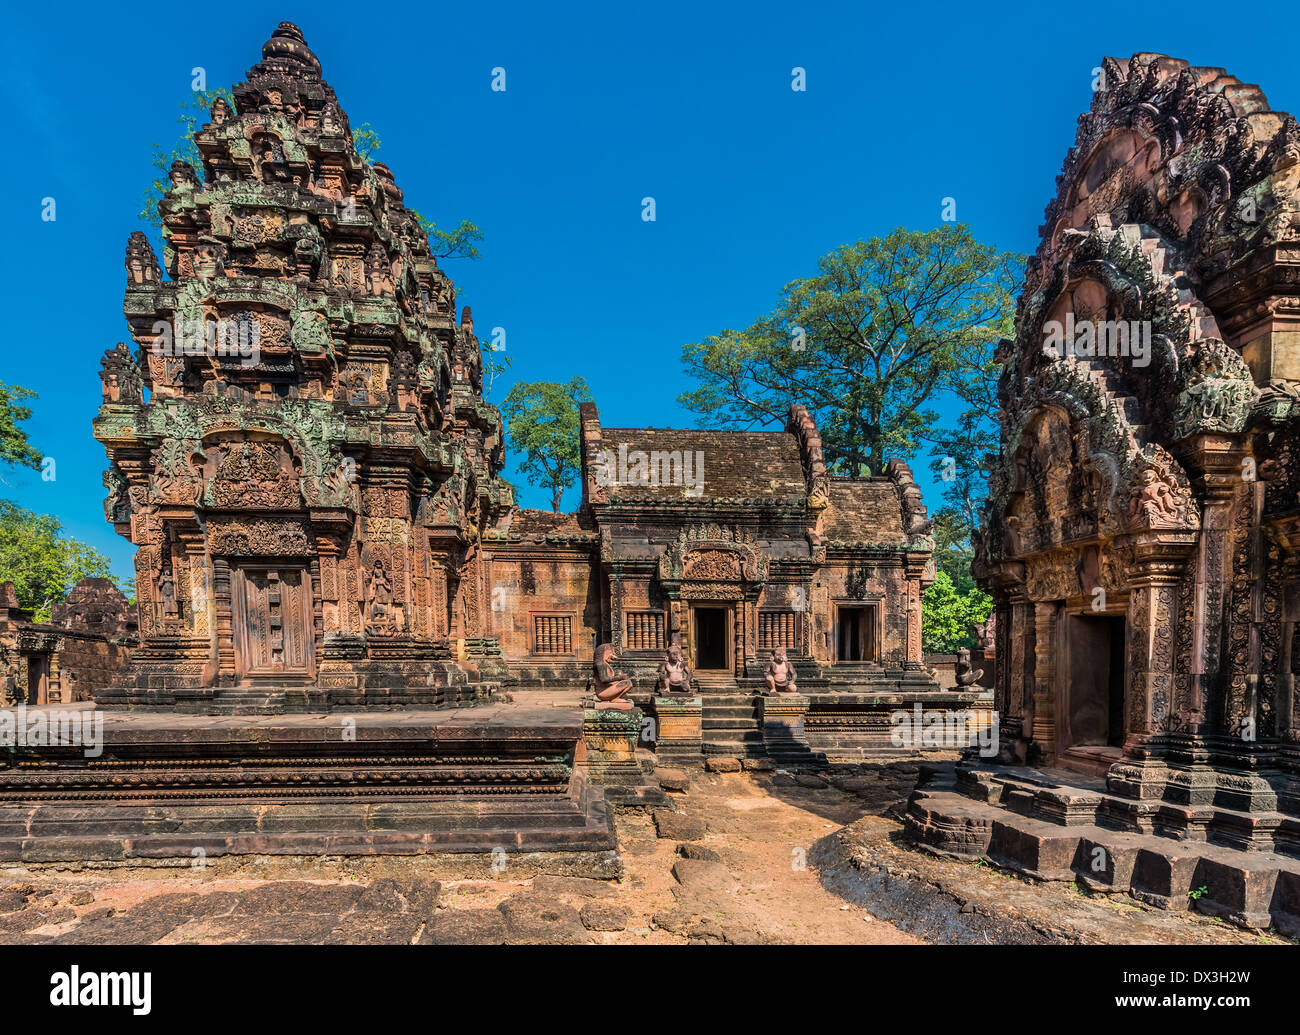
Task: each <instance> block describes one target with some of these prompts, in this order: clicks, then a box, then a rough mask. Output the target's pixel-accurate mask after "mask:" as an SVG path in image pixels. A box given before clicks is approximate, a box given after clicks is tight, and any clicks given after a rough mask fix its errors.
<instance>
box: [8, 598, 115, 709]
mask: <svg viewBox="0 0 1300 1035" xmlns="http://www.w3.org/2000/svg"><path fill="white" fill-rule="evenodd" d="M136 643H137V636H136V618H135V608H134V607H133V606H131V605H130V604H128V603H127V599H126V596H125V595H124V594H123V593H122V591H121V590H120V589H118V588H117V587H116V586H115V585H113V583H112V582H111V581H110V580H108V579H98V578H86V579H82V580H81V581H80V582H78V583H77V584H76V585H75V586H74V587H73V588H72V591H71V592H70V593H69V594H68V598H67V600H65V601H64V602H63V603H62V604H57V605H55V607H54V608H52V610H51V614H50V620H49V621H48V622H36V621H34V620H33V614H32V612H31V611H26V610H24V609H22V608H20V607H19V606H18V598H17V596H16V594H15V592H14V587H13V583H10V582H5V583H0V705H14V704H27V705H30V706H43V705H48V704H72V703H74V702H76V701H88V700H90V699H91V697H92V695H93V694H94V692H95V691H97V690H99V689H100V688H102V687H106V686H108V685H109V684H110V683H112V681H113V680H114V678H115V677H116V676H117V673H118V672H119V671H121V669H122V667H123V666H124V665H125V664H126V662H127V658H128V657H129V655H130V652H131V650H132V648H134V647H135V646H136Z"/></svg>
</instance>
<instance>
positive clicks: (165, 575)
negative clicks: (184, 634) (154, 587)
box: [158, 565, 181, 622]
mask: <svg viewBox="0 0 1300 1035" xmlns="http://www.w3.org/2000/svg"><path fill="white" fill-rule="evenodd" d="M158 605H159V610H160V611H161V612H162V620H163V621H164V622H175V621H179V620H180V616H181V611H180V606H179V605H178V604H177V603H176V581H175V579H173V578H172V569H171V565H167V566H166V567H165V568H163V570H162V575H161V576H160V577H159V579H158Z"/></svg>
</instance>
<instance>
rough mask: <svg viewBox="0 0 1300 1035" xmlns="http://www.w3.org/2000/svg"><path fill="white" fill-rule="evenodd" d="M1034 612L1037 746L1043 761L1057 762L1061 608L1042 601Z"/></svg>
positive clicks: (1035, 729) (1034, 737)
mask: <svg viewBox="0 0 1300 1035" xmlns="http://www.w3.org/2000/svg"><path fill="white" fill-rule="evenodd" d="M1033 608H1034V612H1033V613H1034V683H1033V686H1034V716H1033V738H1032V740H1033V744H1034V745H1035V746H1036V747H1037V748H1038V751H1039V755H1040V758H1041V760H1042V761H1044V762H1051V761H1052V760H1054V759H1055V758H1056V694H1057V692H1058V690H1059V687H1058V686H1057V672H1056V661H1057V658H1056V629H1057V621H1058V616H1059V614H1060V605H1059V604H1058V603H1057V602H1056V601H1046V602H1043V601H1039V602H1036V603H1035V604H1034V605H1033Z"/></svg>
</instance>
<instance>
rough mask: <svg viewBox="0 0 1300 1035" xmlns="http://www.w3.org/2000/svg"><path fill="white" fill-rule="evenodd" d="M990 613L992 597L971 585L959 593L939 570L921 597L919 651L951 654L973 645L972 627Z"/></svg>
mask: <svg viewBox="0 0 1300 1035" xmlns="http://www.w3.org/2000/svg"><path fill="white" fill-rule="evenodd" d="M992 610H993V598H992V597H990V596H989V595H988V594H987V593H984V592H982V591H981V590H979V589H978V588H976V587H974V586H972V587H971V588H970V589H969V590H968V591H966V592H965V593H958V592H957V589H956V587H955V586H954V585H953V583H952V579H951V578H949V577H948V573H947V572H946V571H943V570H940V571H939V572H938V574H937V575H936V576H935V579H934V585H933V586H931V587H930V588H929V589H927V590H926V591H925V596H923V597H922V598H921V650H922V651H924V652H925V653H926V654H952V653H954V652H955V651H957V649H958V648H960V647H971V646H973V645H974V643H975V637H974V634H973V633H972V631H971V626H972V625H974V624H975V623H976V622H983V621H985V620H986V619H987V618H988V616H989V612H990V611H992Z"/></svg>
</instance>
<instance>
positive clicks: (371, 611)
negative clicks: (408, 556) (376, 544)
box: [366, 561, 397, 636]
mask: <svg viewBox="0 0 1300 1035" xmlns="http://www.w3.org/2000/svg"><path fill="white" fill-rule="evenodd" d="M366 631H367V632H370V633H372V634H377V635H380V636H386V635H391V634H392V633H394V632H396V631H397V619H396V616H395V615H394V614H393V584H392V582H391V581H390V580H389V578H388V573H387V572H385V571H384V566H383V565H382V564H380V563H379V562H378V561H375V564H374V567H372V568H371V569H370V578H369V580H368V581H367V584H366Z"/></svg>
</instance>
